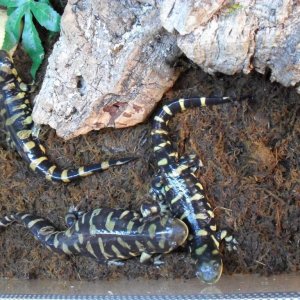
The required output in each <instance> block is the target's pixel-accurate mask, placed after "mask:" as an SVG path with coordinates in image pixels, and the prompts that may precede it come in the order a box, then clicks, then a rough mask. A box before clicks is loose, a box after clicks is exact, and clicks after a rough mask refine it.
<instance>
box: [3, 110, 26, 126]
mask: <svg viewBox="0 0 300 300" xmlns="http://www.w3.org/2000/svg"><path fill="white" fill-rule="evenodd" d="M24 115H25V112H24V111H21V112H19V113H17V114H15V115H13V116H11V117H10V118H8V119H7V120H6V121H5V125H6V126H10V125H12V124H14V123H15V121H16V120H17V119H19V118H20V117H22V116H24Z"/></svg>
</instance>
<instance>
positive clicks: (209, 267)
mask: <svg viewBox="0 0 300 300" xmlns="http://www.w3.org/2000/svg"><path fill="white" fill-rule="evenodd" d="M222 270H223V263H222V260H220V261H217V260H211V261H204V262H201V263H200V264H199V265H198V267H197V272H196V276H197V277H198V278H199V279H200V280H202V281H203V282H205V283H211V284H212V283H215V282H217V281H218V280H219V279H220V277H221V274H222Z"/></svg>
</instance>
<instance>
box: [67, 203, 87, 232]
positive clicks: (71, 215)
mask: <svg viewBox="0 0 300 300" xmlns="http://www.w3.org/2000/svg"><path fill="white" fill-rule="evenodd" d="M83 214H84V212H83V211H79V210H78V207H76V206H74V205H72V206H71V207H70V208H69V210H68V212H67V213H66V215H65V223H66V225H67V227H71V226H72V225H73V224H74V223H75V222H76V221H77V220H78V219H79V218H81V216H82V215H83Z"/></svg>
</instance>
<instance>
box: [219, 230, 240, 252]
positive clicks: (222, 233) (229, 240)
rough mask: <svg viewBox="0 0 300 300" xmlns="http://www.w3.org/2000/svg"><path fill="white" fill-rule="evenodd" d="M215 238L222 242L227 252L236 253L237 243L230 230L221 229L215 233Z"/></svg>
mask: <svg viewBox="0 0 300 300" xmlns="http://www.w3.org/2000/svg"><path fill="white" fill-rule="evenodd" d="M216 238H217V239H218V241H222V240H224V242H225V246H226V249H227V250H228V251H233V250H234V251H236V250H237V246H238V244H239V243H238V241H237V240H236V239H235V237H234V236H233V235H232V230H230V229H222V230H219V231H218V232H217V233H216Z"/></svg>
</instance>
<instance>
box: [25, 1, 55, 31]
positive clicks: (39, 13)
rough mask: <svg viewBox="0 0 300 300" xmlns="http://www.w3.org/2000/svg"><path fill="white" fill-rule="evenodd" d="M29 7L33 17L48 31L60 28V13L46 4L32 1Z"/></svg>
mask: <svg viewBox="0 0 300 300" xmlns="http://www.w3.org/2000/svg"><path fill="white" fill-rule="evenodd" d="M30 8H31V11H32V13H33V15H34V17H35V18H36V19H37V20H38V22H39V23H40V24H41V25H42V26H44V27H45V28H46V29H48V30H50V31H59V30H60V15H59V14H58V13H57V12H56V11H55V10H54V9H53V8H52V7H50V6H49V5H48V4H46V3H40V2H33V1H32V2H31V3H30Z"/></svg>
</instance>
